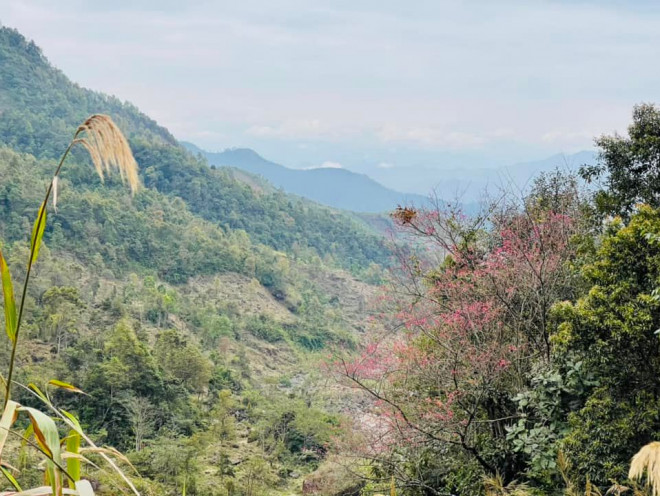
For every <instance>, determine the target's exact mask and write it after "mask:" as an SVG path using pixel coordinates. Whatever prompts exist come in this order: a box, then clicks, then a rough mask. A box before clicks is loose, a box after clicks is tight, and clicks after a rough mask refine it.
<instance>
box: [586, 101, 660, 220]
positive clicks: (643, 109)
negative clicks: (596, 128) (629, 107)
mask: <svg viewBox="0 0 660 496" xmlns="http://www.w3.org/2000/svg"><path fill="white" fill-rule="evenodd" d="M596 145H597V146H598V147H599V148H600V154H599V159H600V161H599V164H598V165H597V166H588V167H583V169H582V176H583V177H584V178H585V179H587V180H589V181H592V180H595V179H599V178H601V179H604V182H605V185H606V189H604V190H602V191H600V192H598V193H597V195H596V198H595V203H596V206H597V207H598V209H599V210H600V211H601V212H603V213H606V214H612V215H624V216H629V215H630V214H631V213H632V212H633V211H634V209H635V206H636V205H637V204H638V203H647V204H649V205H651V206H653V207H660V194H659V192H660V189H659V187H658V184H660V161H659V159H660V111H658V109H657V108H656V107H655V106H654V105H650V104H642V105H637V106H635V108H634V109H633V122H632V124H631V125H630V126H629V127H628V136H620V135H618V134H615V135H614V136H601V137H600V138H597V139H596Z"/></svg>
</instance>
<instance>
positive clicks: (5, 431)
mask: <svg viewBox="0 0 660 496" xmlns="http://www.w3.org/2000/svg"><path fill="white" fill-rule="evenodd" d="M19 406H20V405H19V404H18V403H16V402H15V401H12V400H9V401H8V402H7V406H5V410H4V412H2V417H0V458H2V450H3V449H4V447H5V442H6V441H7V436H8V435H9V429H11V426H12V425H14V422H15V421H16V415H17V412H16V409H17V408H18V407H19Z"/></svg>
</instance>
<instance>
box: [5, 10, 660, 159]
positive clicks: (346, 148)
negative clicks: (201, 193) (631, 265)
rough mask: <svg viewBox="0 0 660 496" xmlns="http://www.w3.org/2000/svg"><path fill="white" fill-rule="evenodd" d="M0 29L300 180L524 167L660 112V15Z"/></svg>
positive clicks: (204, 21)
mask: <svg viewBox="0 0 660 496" xmlns="http://www.w3.org/2000/svg"><path fill="white" fill-rule="evenodd" d="M0 22H2V23H3V24H4V25H7V26H11V27H15V28H17V29H19V30H20V31H21V32H23V34H25V35H26V36H27V37H28V38H31V39H34V40H35V42H36V43H37V44H39V45H40V46H41V47H42V48H43V50H44V52H45V54H46V56H47V57H48V58H49V59H50V60H51V61H52V62H53V63H54V64H55V65H56V66H58V67H60V68H61V69H63V70H64V71H65V72H66V73H67V74H68V75H69V76H70V77H71V78H72V79H73V80H75V81H76V82H78V83H80V84H82V85H83V86H87V87H90V88H94V89H98V90H102V91H105V92H108V93H112V94H114V95H116V96H118V97H120V98H121V99H124V100H129V101H131V102H133V103H135V104H136V105H137V106H138V107H140V109H142V110H143V111H145V112H146V113H147V114H149V115H151V116H153V117H154V118H156V119H157V120H158V121H159V123H161V124H163V125H165V126H166V127H168V128H169V129H170V130H172V132H173V133H174V134H175V135H176V136H177V137H178V138H180V139H185V140H189V141H193V142H195V143H197V144H198V145H200V146H202V147H205V148H207V149H211V150H218V149H222V148H225V147H229V146H250V147H253V148H255V149H257V151H259V152H261V153H262V154H264V155H266V156H267V157H269V158H271V159H273V160H276V161H279V162H281V163H284V164H286V165H290V166H295V167H309V166H314V165H320V164H323V163H332V164H341V165H343V166H345V167H348V168H351V169H354V170H360V171H373V170H375V169H377V168H379V167H380V168H393V167H405V166H411V165H425V166H428V167H439V168H443V167H451V168H454V167H457V166H490V165H498V164H505V163H512V162H517V161H523V160H532V159H537V158H543V157H545V156H548V155H551V154H553V153H557V152H567V153H569V152H573V151H578V150H582V149H586V148H591V143H592V138H593V136H594V135H597V134H601V133H609V132H612V131H614V130H619V131H625V128H626V125H627V123H628V121H629V118H630V111H631V107H632V105H633V104H635V103H637V102H641V101H660V64H659V63H658V60H660V9H658V8H656V7H655V6H654V3H653V2H634V1H605V2H587V1H584V2H569V1H514V0H507V1H495V0H488V1H478V0H474V1H458V0H456V1H450V2H447V1H442V0H435V1H428V2H427V1H406V2H404V1H387V0H375V1H371V0H369V1H360V0H351V1H312V0H301V1H296V0H283V1H277V2H273V1H250V0H241V1H240V2H236V1H231V2H221V1H215V2H211V1H208V2H206V1H199V2H182V1H169V0H168V1H158V2H146V1H139V0H133V1H113V2H84V1H74V0H58V1H57V2H52V1H25V0H0Z"/></svg>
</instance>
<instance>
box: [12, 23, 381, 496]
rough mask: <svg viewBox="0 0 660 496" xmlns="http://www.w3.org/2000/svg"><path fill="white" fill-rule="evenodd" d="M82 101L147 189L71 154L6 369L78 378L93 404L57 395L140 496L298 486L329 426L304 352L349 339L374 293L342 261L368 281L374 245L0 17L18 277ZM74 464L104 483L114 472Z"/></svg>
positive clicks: (376, 241)
mask: <svg viewBox="0 0 660 496" xmlns="http://www.w3.org/2000/svg"><path fill="white" fill-rule="evenodd" d="M90 113H107V114H109V115H111V116H112V117H113V119H114V120H115V121H116V122H117V123H118V125H119V126H120V127H121V128H122V130H124V131H126V134H127V136H128V137H129V139H130V142H131V146H132V148H133V151H134V154H135V157H136V159H137V161H138V163H139V166H140V176H141V180H142V183H143V185H144V186H143V187H142V188H141V189H140V191H139V192H138V193H137V194H136V195H135V196H131V194H130V193H129V192H128V191H126V190H125V188H124V187H123V186H122V185H121V183H120V182H119V180H118V179H117V178H112V177H110V178H108V179H107V180H106V181H105V184H102V183H101V182H100V181H99V178H98V176H97V175H96V173H95V172H94V169H93V167H92V166H91V163H90V161H89V158H88V157H87V156H86V154H85V153H83V152H82V151H81V150H80V151H78V152H75V153H74V154H73V156H72V157H71V160H70V161H69V162H67V163H66V165H65V168H64V169H63V172H62V174H61V179H60V181H59V188H58V190H59V194H58V202H57V209H56V210H55V209H53V208H51V211H50V213H49V218H48V225H47V228H46V231H45V235H44V243H45V246H44V247H43V248H42V250H41V255H40V259H39V261H38V264H37V266H36V272H35V279H34V280H33V284H32V285H31V286H30V288H29V292H28V294H27V299H26V319H25V321H24V326H23V328H24V331H23V332H24V334H23V337H22V339H23V341H22V343H21V344H20V345H19V348H18V350H19V351H18V365H19V372H18V377H17V378H16V379H17V380H18V381H19V382H20V383H22V384H27V383H30V382H33V383H35V384H40V385H42V387H43V384H44V383H45V381H47V380H49V379H52V378H57V379H59V380H64V381H67V382H70V383H73V384H75V385H76V386H79V387H81V388H82V389H83V390H84V391H85V392H86V393H87V394H88V395H89V396H75V397H72V396H71V395H67V394H61V393H57V394H56V395H55V401H56V402H57V403H58V404H59V405H60V406H62V407H64V408H66V409H67V410H70V411H72V412H75V413H76V414H77V415H78V416H79V417H80V420H81V423H82V424H83V427H84V428H85V429H86V430H87V431H88V432H89V433H90V434H91V435H92V436H93V437H94V438H95V439H97V440H98V442H99V443H102V444H108V445H111V446H115V447H117V448H119V449H121V450H122V451H123V452H125V453H127V454H128V456H129V458H130V460H131V462H132V463H133V464H134V465H135V467H136V469H137V470H138V471H139V473H140V477H136V484H137V485H138V486H139V488H140V490H141V491H143V493H144V494H154V495H156V494H157V495H179V494H181V493H182V491H185V492H186V494H188V495H194V494H198V495H216V494H217V495H227V494H247V492H246V491H247V490H246V489H245V488H250V489H249V491H250V493H251V494H257V493H258V492H259V493H261V492H263V491H267V494H280V493H281V494H296V493H300V491H301V487H302V480H303V478H304V477H305V475H306V474H308V473H310V472H312V471H314V470H315V469H316V468H317V467H318V466H319V465H320V464H321V463H322V462H323V460H324V459H325V456H326V446H327V443H328V442H329V441H330V438H331V436H332V435H333V432H334V430H335V429H336V426H337V425H338V422H339V419H340V416H339V414H338V411H337V409H336V408H335V409H334V410H333V408H331V405H332V403H333V401H334V400H332V398H326V397H325V396H324V394H321V392H320V389H319V388H318V387H316V386H315V384H316V382H317V381H319V380H321V379H322V377H321V376H320V374H319V373H318V360H319V359H320V357H321V356H322V355H326V354H327V353H330V352H332V351H333V350H350V349H353V348H354V347H355V346H356V345H357V343H358V342H359V340H360V339H361V337H360V336H361V333H362V331H363V322H364V321H365V319H366V316H367V308H368V300H369V298H370V295H372V294H373V293H374V291H375V288H374V287H372V286H369V285H368V284H365V283H364V282H360V281H359V280H358V279H356V277H355V275H352V274H350V273H348V272H345V271H343V270H342V269H341V267H344V268H348V269H351V270H352V271H353V273H354V274H360V275H361V276H363V278H371V279H372V280H376V279H378V277H379V270H380V269H379V268H378V265H376V264H377V263H382V262H386V261H387V259H388V257H389V254H388V250H387V249H386V247H385V244H384V243H383V241H382V239H381V238H380V237H378V236H376V235H374V234H373V233H371V232H370V231H369V230H368V229H367V228H365V227H364V226H363V225H361V224H360V223H359V222H358V221H356V220H353V219H352V218H350V217H349V216H347V215H345V214H342V213H338V212H335V211H333V210H331V209H328V208H325V207H320V206H317V205H314V204H312V203H310V202H309V201H306V200H302V199H299V198H294V197H289V196H287V195H285V194H284V193H281V192H277V191H274V190H267V189H258V188H253V187H250V186H249V185H247V184H245V182H244V181H240V180H237V179H235V178H234V176H233V173H232V172H231V171H219V170H213V169H211V168H210V167H208V165H207V164H206V163H205V162H202V161H200V160H199V159H197V158H195V157H193V156H192V155H191V154H190V153H188V152H187V151H186V150H185V149H184V148H182V147H181V146H179V145H178V143H177V142H176V140H175V139H174V138H173V137H172V136H171V135H170V134H169V132H167V130H165V129H164V128H161V127H159V126H158V125H157V124H156V123H155V122H154V121H153V120H151V119H149V118H148V117H146V116H145V115H143V114H141V113H140V112H139V111H138V110H137V109H136V108H135V107H133V106H131V105H130V104H126V103H122V102H120V101H118V100H117V99H115V98H112V97H107V96H105V95H102V94H99V93H95V92H92V91H89V90H86V89H82V88H80V87H78V86H76V85H74V84H72V83H71V82H70V81H69V80H68V79H67V78H66V77H65V76H64V75H63V74H62V73H61V72H60V71H58V70H57V69H55V68H53V67H52V66H50V64H48V62H47V61H46V60H45V58H44V57H43V55H42V54H41V51H40V50H39V49H38V48H37V47H36V46H35V45H34V44H33V43H30V42H27V41H26V40H25V39H24V38H23V37H22V36H21V35H20V34H19V33H17V32H16V31H14V30H11V29H7V28H0V143H1V144H2V147H0V178H3V180H2V181H0V247H1V248H2V252H3V254H4V255H5V257H6V258H7V260H8V263H9V268H10V270H11V272H12V274H13V276H14V279H15V286H16V287H18V284H19V283H20V281H21V280H22V279H23V278H24V277H25V274H24V272H25V259H26V256H27V253H28V242H29V240H28V236H29V232H30V225H31V223H32V222H33V220H34V218H35V216H36V215H37V207H38V205H39V202H40V201H41V200H40V199H41V198H42V197H43V196H42V195H43V191H44V189H45V187H46V186H47V184H48V181H49V180H50V177H51V175H52V173H53V170H54V165H55V162H54V160H55V159H56V158H57V157H59V156H60V155H61V153H62V152H63V151H64V149H65V147H66V145H67V143H68V140H70V139H71V136H72V134H73V132H74V131H75V128H76V127H77V126H78V125H79V124H80V123H81V122H82V121H83V120H84V119H85V118H86V117H87V116H88V115H89V114H90ZM5 178H10V180H5ZM0 321H2V322H3V321H4V317H0ZM0 349H1V350H2V351H0V368H2V369H3V370H5V369H6V367H7V363H8V360H9V354H8V349H9V347H8V346H3V347H0ZM12 398H13V399H16V400H17V401H20V402H21V403H22V404H26V405H30V404H33V403H34V399H33V398H32V397H31V396H30V395H29V394H28V393H27V392H24V391H22V390H17V391H15V392H14V395H13V396H12ZM18 449H19V446H18V443H11V442H10V446H9V448H7V450H9V451H10V452H13V453H16V452H17V450H18ZM25 457H27V458H25ZM22 459H23V462H22V463H23V465H22V469H23V470H22V473H21V481H22V482H23V483H24V484H30V486H29V487H34V486H36V485H38V484H39V481H40V478H41V471H40V470H39V469H38V468H37V463H36V461H35V460H36V459H37V457H36V456H35V455H34V454H30V453H28V454H26V455H24V457H23V458H22ZM33 462H34V463H33ZM86 476H87V477H89V478H90V479H91V480H93V481H95V484H96V483H98V484H99V486H98V489H97V494H116V492H115V490H116V489H115V485H116V484H117V483H118V481H117V480H116V477H114V476H112V475H110V474H108V473H106V472H99V471H97V470H94V469H93V468H92V469H89V470H88V471H87V472H86ZM184 488H185V489H184ZM255 491H258V492H255Z"/></svg>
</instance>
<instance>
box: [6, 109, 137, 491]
mask: <svg viewBox="0 0 660 496" xmlns="http://www.w3.org/2000/svg"><path fill="white" fill-rule="evenodd" d="M75 146H81V147H83V148H84V149H86V150H87V152H88V153H89V155H90V157H91V159H92V163H93V164H94V168H95V169H96V172H97V173H98V174H99V176H100V178H101V180H103V179H104V177H105V175H106V174H110V173H112V172H113V171H117V172H118V173H119V175H120V176H121V179H122V181H124V182H127V183H128V185H129V187H130V189H131V192H132V193H135V192H136V191H137V190H138V188H139V180H138V168H137V163H136V162H135V159H134V158H133V154H132V152H131V149H130V147H129V145H128V142H127V141H126V138H125V137H124V135H123V134H122V132H121V131H120V130H119V128H118V127H117V125H116V124H115V123H114V122H113V121H112V119H111V118H110V117H108V116H107V115H100V114H96V115H92V116H91V117H89V118H88V119H87V120H85V122H83V123H82V124H81V125H80V126H79V127H78V129H77V130H76V132H75V133H74V135H73V138H72V140H71V142H70V143H69V145H68V147H67V148H66V150H65V151H64V154H63V155H62V158H61V159H60V161H59V163H58V164H57V168H56V169H55V173H54V175H53V177H52V180H51V182H50V184H49V186H48V188H47V189H46V195H45V197H44V199H43V201H42V202H41V204H40V206H39V211H38V213H37V218H36V220H35V222H34V225H33V228H32V235H31V238H30V253H29V256H28V260H27V271H26V276H25V281H24V283H23V290H22V293H21V298H20V301H19V304H18V308H17V305H16V300H15V297H14V287H13V283H12V277H11V274H10V271H9V267H8V266H7V262H6V260H5V258H4V256H3V254H2V251H1V250H0V280H1V281H2V293H3V300H4V311H5V330H6V332H7V336H8V337H9V340H10V342H11V356H10V360H9V370H8V373H7V377H6V378H3V381H4V384H5V388H4V389H5V391H4V392H5V395H4V406H3V411H2V416H0V471H1V472H2V474H3V475H4V476H5V478H6V479H7V481H8V483H9V484H10V485H11V486H12V487H13V488H14V490H13V491H10V492H1V493H0V496H4V495H7V496H9V495H13V496H21V495H25V496H28V495H31V496H40V495H45V496H48V495H52V496H62V495H64V494H73V495H79V496H90V495H94V490H93V488H92V485H91V484H90V482H89V481H88V480H85V479H82V478H81V473H82V470H81V466H82V464H83V463H92V462H91V461H90V460H89V459H88V458H86V457H85V454H87V453H95V454H98V455H99V456H100V457H101V458H102V459H103V460H104V461H105V462H106V463H107V464H108V465H109V466H110V468H111V469H112V470H114V471H116V472H117V473H118V474H119V476H120V477H121V478H122V479H123V481H124V482H125V484H126V485H127V487H128V488H130V490H131V491H132V492H133V493H134V494H136V495H138V496H139V492H138V491H137V489H136V488H135V486H134V485H133V483H132V482H131V481H130V479H129V478H128V477H127V476H126V475H125V474H124V472H123V471H122V470H121V469H120V468H119V467H118V465H117V462H116V461H115V460H118V459H119V460H123V461H125V462H127V461H128V460H126V458H125V457H123V456H122V455H121V454H120V453H118V452H117V451H116V450H113V449H110V448H100V447H98V446H97V445H95V444H94V442H93V441H92V440H91V439H90V438H89V436H87V435H86V434H85V433H84V431H83V429H82V428H81V426H80V423H79V421H78V419H77V418H76V417H75V416H74V415H73V414H71V413H69V412H67V411H64V410H62V409H59V408H57V407H56V406H55V405H54V404H53V403H52V401H51V400H50V396H49V391H48V387H54V388H60V389H64V390H68V391H70V392H72V393H82V391H80V390H79V389H78V388H76V387H74V386H73V385H71V384H67V383H64V382H61V381H58V380H55V379H53V380H51V381H50V382H49V383H48V386H47V388H46V390H45V391H42V390H41V389H39V388H38V387H37V386H36V385H34V384H29V385H27V386H23V385H20V384H16V383H15V382H14V380H13V377H14V372H15V368H16V350H17V349H18V343H19V337H20V331H21V324H22V322H23V317H24V309H25V300H26V296H27V290H28V287H29V284H30V278H31V275H32V268H33V267H34V265H35V263H36V262H37V259H38V257H39V248H40V246H41V241H42V238H43V235H44V231H45V228H46V223H47V221H48V204H49V201H50V200H51V199H52V204H53V209H56V208H57V196H58V195H57V193H58V191H57V190H58V183H59V175H60V172H61V170H62V167H63V166H64V163H65V160H66V159H67V157H68V156H69V154H70V152H71V150H72V149H73V148H74V147H75ZM12 386H20V387H23V388H25V389H26V390H27V391H29V392H30V393H31V394H32V395H33V396H34V397H35V398H37V399H38V400H40V401H41V404H42V405H43V407H44V408H43V410H45V411H48V412H49V414H46V413H44V411H42V410H40V409H36V408H31V407H27V406H22V405H20V404H19V403H17V402H15V401H13V400H12V399H11V393H12ZM21 414H24V415H25V416H26V417H27V419H28V421H29V427H28V429H27V430H26V431H25V432H22V433H21V432H18V431H16V430H13V429H12V427H13V426H14V424H15V422H16V420H17V419H18V417H19V415H21ZM56 421H58V422H60V423H63V424H64V425H66V426H67V429H68V434H67V436H66V437H65V438H64V439H62V438H61V437H60V432H59V429H58V427H57V424H56ZM10 435H11V436H15V437H18V438H20V439H21V440H22V442H23V443H26V444H27V445H29V446H31V447H32V448H34V449H35V450H37V451H38V452H39V453H40V454H41V455H42V456H43V457H44V458H45V460H46V463H45V468H44V472H45V474H44V475H45V478H44V480H45V483H46V485H44V486H41V487H38V488H32V489H29V490H23V489H22V488H21V486H20V483H19V481H18V480H17V479H16V475H17V471H16V470H15V469H14V468H13V467H11V465H9V464H7V463H6V462H5V461H4V460H3V457H2V454H3V450H4V448H5V444H6V442H7V439H8V438H9V436H10ZM33 439H34V440H33ZM65 481H66V482H67V485H68V488H65V487H64V486H65V484H64V483H65Z"/></svg>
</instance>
